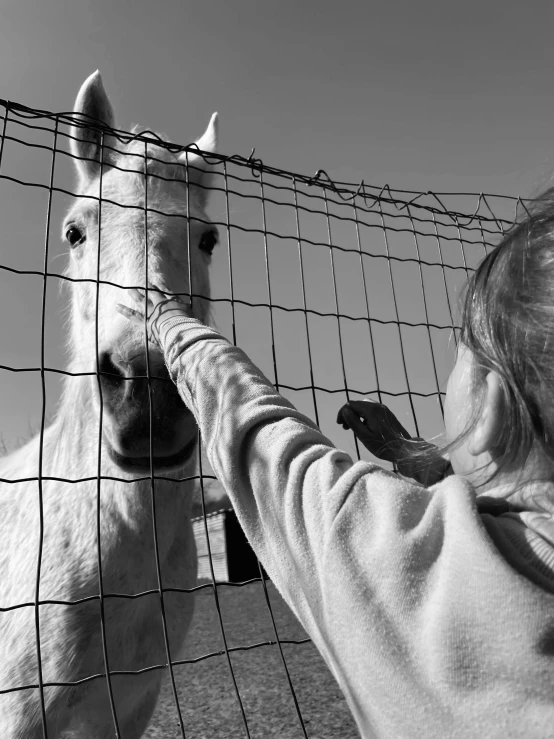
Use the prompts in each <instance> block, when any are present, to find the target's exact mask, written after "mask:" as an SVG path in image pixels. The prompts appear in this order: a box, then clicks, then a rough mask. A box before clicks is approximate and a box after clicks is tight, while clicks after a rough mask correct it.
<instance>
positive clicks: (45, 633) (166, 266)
mask: <svg viewBox="0 0 554 739" xmlns="http://www.w3.org/2000/svg"><path fill="white" fill-rule="evenodd" d="M75 112H76V113H77V114H83V115H86V116H91V117H92V118H95V119H98V120H99V121H101V122H102V123H104V124H106V125H107V126H108V127H113V125H114V117H113V111H112V107H111V104H110V102H109V100H108V98H107V96H106V93H105V91H104V88H103V85H102V80H101V78H100V75H99V74H98V72H96V73H95V74H93V75H92V76H91V77H89V78H88V79H87V80H86V82H85V83H84V84H83V86H82V87H81V90H80V92H79V94H78V96H77V100H76V103H75ZM82 120H83V121H85V120H89V119H85V118H84V117H83V118H82ZM72 136H73V139H72V140H71V154H72V155H73V157H74V162H75V167H76V170H77V175H78V193H79V196H80V197H78V198H77V199H76V200H75V203H74V205H73V207H72V208H71V210H70V212H69V213H68V215H67V217H66V219H65V221H64V225H63V238H64V239H65V240H66V241H67V242H68V245H69V250H70V259H69V265H68V267H67V271H66V275H67V277H68V278H71V280H72V281H70V282H69V283H68V284H69V285H70V290H71V304H70V324H69V325H70V329H69V336H68V342H69V355H70V360H69V367H68V370H69V372H71V373H74V374H73V375H72V376H68V377H66V378H65V381H64V382H65V385H64V390H63V394H62V399H61V402H60V407H59V410H58V412H57V415H56V417H55V418H54V421H53V422H52V424H51V425H50V426H49V427H48V428H47V429H46V430H45V432H44V439H43V445H42V447H43V451H42V454H41V449H40V446H41V445H40V437H39V436H37V437H35V438H34V439H32V440H31V441H30V442H28V443H27V444H26V445H25V446H24V447H22V448H20V449H18V450H17V451H16V452H14V453H13V454H11V455H9V456H7V457H4V458H3V459H1V460H0V477H1V478H4V479H8V480H21V479H28V478H37V477H38V476H39V474H41V475H42V476H44V477H45V478H68V479H71V480H75V481H78V482H60V481H57V480H53V479H44V480H43V481H42V484H41V485H39V483H38V482H37V481H36V479H35V480H32V481H30V482H20V483H3V484H2V485H0V582H1V583H2V586H1V590H0V607H3V608H8V607H12V606H18V605H21V604H27V605H24V606H22V607H19V608H12V609H10V610H7V611H0V691H10V689H16V690H14V691H13V692H4V693H0V727H1V731H0V733H1V735H2V737H3V738H5V739H38V738H39V737H43V733H44V729H43V718H42V716H43V708H44V709H45V713H46V717H47V736H48V739H57V738H58V737H80V739H93V738H94V739H104V737H106V738H107V737H113V736H114V734H115V731H114V720H113V717H112V709H111V700H110V690H109V688H110V687H111V695H112V698H113V702H114V705H115V712H116V717H117V723H118V726H119V730H120V736H121V737H122V739H135V738H137V739H138V737H140V736H141V735H142V734H143V732H144V730H145V729H146V726H147V724H148V721H149V719H150V716H151V714H152V712H153V710H154V707H155V704H156V700H157V697H158V692H159V687H160V680H161V678H162V675H163V672H164V671H163V670H153V671H149V672H143V673H142V674H140V675H113V676H111V678H110V681H109V683H108V680H107V678H106V672H107V670H106V664H105V658H104V650H105V651H106V653H107V663H108V667H109V672H110V673H111V672H113V671H134V672H136V671H138V670H142V669H144V668H147V667H151V666H153V665H163V664H167V661H168V658H167V652H166V647H165V635H164V629H163V623H162V610H161V602H160V594H159V587H160V583H159V579H158V567H157V565H156V542H155V536H154V521H153V518H154V515H155V523H156V534H157V537H156V538H157V545H158V546H157V549H158V551H157V554H158V561H159V569H160V572H161V582H162V585H163V588H164V589H165V588H190V587H192V586H193V585H194V584H195V580H196V551H195V545H194V539H193V536H192V529H191V524H190V508H191V498H192V491H193V487H194V480H190V481H188V482H178V481H177V480H178V479H180V478H183V477H185V478H186V477H190V476H193V475H194V474H195V466H196V456H197V450H196V438H197V437H196V426H195V423H194V419H193V417H192V415H191V413H190V412H189V411H188V409H187V408H186V407H185V405H184V404H183V403H182V401H181V400H180V398H179V396H178V394H177V392H176V390H175V388H174V386H173V384H172V383H171V382H169V381H168V376H167V372H166V370H165V367H164V363H163V357H162V356H161V354H160V353H159V351H158V350H157V349H156V348H155V347H154V346H153V345H150V346H149V347H148V349H149V350H148V361H147V353H146V350H145V348H146V347H145V335H144V332H143V331H142V329H141V327H136V326H134V325H133V324H131V323H129V322H127V321H126V320H125V319H124V318H123V317H122V316H120V315H119V314H118V313H117V311H116V310H115V305H116V303H118V302H126V293H125V289H124V288H126V287H130V286H144V285H145V284H146V279H148V280H149V281H150V282H152V283H155V284H156V285H158V286H160V287H161V288H162V289H164V290H166V291H168V292H175V293H188V292H189V291H190V289H191V287H192V292H193V293H194V294H195V295H201V296H204V297H205V298H208V297H209V281H208V267H209V262H210V254H211V250H212V248H213V246H214V244H215V242H216V240H217V233H216V230H215V228H214V227H213V226H212V225H210V223H209V219H208V217H207V215H206V212H205V207H206V201H207V192H208V190H207V189H206V187H207V186H208V185H209V180H210V172H209V167H208V165H207V164H206V163H205V162H204V160H203V159H202V157H200V156H199V155H195V154H189V155H188V162H187V161H186V159H187V157H186V155H185V154H179V155H176V154H172V153H171V152H169V151H168V150H167V149H164V148H161V147H159V146H156V145H155V144H154V143H150V142H147V143H145V142H144V141H137V140H133V141H131V142H129V143H126V144H122V143H121V142H120V141H119V140H117V139H115V138H113V137H112V136H111V135H109V132H107V131H104V133H102V131H101V129H98V130H94V129H93V128H84V127H79V126H75V127H74V128H73V129H72ZM216 136H217V119H216V116H215V115H214V116H213V117H212V119H211V121H210V124H209V126H208V129H207V130H206V132H205V134H204V135H203V136H202V138H201V139H199V140H198V141H197V144H198V147H199V148H200V149H201V150H204V151H214V150H215V146H216ZM187 163H188V164H189V165H190V166H189V167H186V166H184V165H186V164H187ZM129 170H134V171H129ZM100 196H101V200H100ZM146 209H147V210H146ZM147 211H148V212H147ZM98 279H99V280H100V284H98V282H97V280H98ZM189 281H191V282H192V286H191V285H190V284H189ZM119 286H122V287H119ZM207 305H208V304H207V302H206V301H205V300H202V299H201V298H197V299H195V300H193V308H194V310H195V312H196V314H197V315H198V317H200V318H202V319H204V320H205V319H206V318H207V313H208V309H207ZM147 374H149V375H150V376H151V377H152V378H153V379H152V380H151V387H150V390H149V387H148V380H147V379H144V378H145V376H146V375H147ZM151 460H152V469H153V471H154V472H155V473H156V475H162V476H163V478H164V479H156V480H155V484H154V487H153V489H152V485H151V482H150V479H149V477H150V474H151ZM99 470H101V479H100V482H99V481H98V472H99ZM106 478H108V479H106ZM145 478H146V479H145ZM41 497H42V516H43V519H42V546H41V513H40V511H41V506H40V499H41ZM153 511H154V513H153ZM99 552H100V554H99ZM39 556H40V557H41V565H40V585H39V590H38V598H39V600H40V601H41V603H42V604H41V605H40V607H39V609H38V619H37V617H36V615H37V609H36V608H35V606H34V602H35V598H36V582H37V563H38V562H39ZM99 562H100V563H101V568H100V570H101V581H100V577H99ZM100 582H101V584H100ZM147 591H154V592H153V593H150V594H147V595H139V594H141V593H144V592H147ZM101 593H102V594H103V595H104V596H106V595H107V594H117V596H118V597H104V598H103V599H101V598H100V595H101ZM123 595H127V596H128V595H133V596H137V597H135V598H132V599H131V598H124V597H121V596H123ZM44 601H58V603H51V602H50V603H45V602H44ZM75 601H79V602H78V603H77V604H75ZM163 605H164V612H165V621H166V626H167V631H166V633H167V637H168V640H169V645H170V652H171V657H172V658H173V659H175V658H176V656H177V652H178V649H179V647H180V646H181V645H182V642H183V640H184V637H185V635H186V631H187V628H188V625H189V623H190V619H191V616H192V607H193V603H192V596H191V595H190V594H186V593H184V594H183V593H171V592H170V593H168V592H166V593H164V595H163ZM37 621H38V634H39V637H38V638H37ZM37 642H38V644H37ZM104 644H105V646H104ZM39 649H40V658H39ZM39 659H40V667H41V678H42V683H43V695H44V703H42V702H41V698H40V691H39V689H38V687H36V686H38V685H39ZM79 681H81V682H79ZM54 683H57V684H58V685H54ZM60 683H78V684H77V685H73V686H71V685H70V686H64V685H59V684H60Z"/></svg>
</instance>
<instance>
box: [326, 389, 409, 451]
mask: <svg viewBox="0 0 554 739" xmlns="http://www.w3.org/2000/svg"><path fill="white" fill-rule="evenodd" d="M337 423H339V424H341V425H342V427H343V428H344V429H351V430H352V431H353V432H354V434H355V435H356V436H357V437H358V439H359V440H360V441H361V442H362V444H363V445H364V446H365V447H366V449H368V450H369V451H370V452H371V453H372V454H373V455H374V456H375V457H378V458H379V459H384V460H386V461H387V462H394V463H396V462H397V461H398V457H399V455H400V453H401V452H402V451H403V450H404V449H405V447H406V444H405V442H406V441H409V440H410V439H411V436H410V434H409V433H408V432H407V431H406V429H405V428H404V426H402V424H401V423H400V421H399V420H398V419H397V418H396V416H395V415H394V413H393V412H392V411H390V410H389V409H388V408H387V406H386V405H383V404H382V403H376V402H374V401H370V400H351V401H350V402H349V403H346V404H345V405H343V406H342V408H341V409H340V411H339V412H338V415H337Z"/></svg>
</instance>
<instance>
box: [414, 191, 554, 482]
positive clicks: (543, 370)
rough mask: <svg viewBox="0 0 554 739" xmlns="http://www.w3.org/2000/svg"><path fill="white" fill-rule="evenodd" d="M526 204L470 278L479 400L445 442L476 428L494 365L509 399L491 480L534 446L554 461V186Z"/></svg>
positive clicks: (466, 329)
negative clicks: (461, 427)
mask: <svg viewBox="0 0 554 739" xmlns="http://www.w3.org/2000/svg"><path fill="white" fill-rule="evenodd" d="M523 210H524V213H523V214H522V215H523V217H521V218H519V219H518V220H517V221H516V223H515V224H514V226H513V227H512V228H511V229H510V230H509V231H508V232H507V233H506V235H505V236H504V237H503V238H502V241H501V242H500V243H499V244H498V246H497V247H495V248H494V249H493V250H492V251H491V252H489V254H487V256H486V257H485V258H484V259H483V261H482V262H481V263H480V264H479V266H478V267H477V269H476V271H475V272H474V273H473V274H472V276H471V277H470V279H469V280H468V284H467V287H466V291H465V296H464V299H463V303H462V331H461V341H462V343H463V344H464V345H465V346H466V347H467V348H468V349H470V351H471V352H472V354H473V359H474V369H473V378H472V379H473V382H472V385H473V388H474V391H475V400H476V402H475V408H474V413H473V417H472V419H471V420H470V422H469V424H468V426H467V428H466V429H465V430H464V431H463V432H462V434H461V435H460V436H459V437H458V438H457V439H454V440H453V441H451V442H450V443H449V444H447V445H445V446H443V447H442V449H441V451H442V452H447V451H450V450H451V449H455V448H456V447H457V446H458V445H459V444H460V443H461V442H462V441H464V439H466V438H467V437H468V436H469V435H470V433H471V432H472V430H473V429H474V427H475V424H476V422H477V420H478V418H479V415H480V411H481V408H482V400H483V395H482V391H483V389H484V387H485V386H484V382H483V381H484V378H485V377H486V375H487V373H488V372H490V371H491V370H494V371H495V372H496V373H497V374H498V376H499V378H500V381H501V384H502V389H503V395H504V402H503V407H502V416H503V418H502V423H501V424H500V433H499V436H498V441H497V444H496V448H495V452H496V459H495V461H496V463H497V471H496V472H495V473H494V474H492V475H491V477H490V478H488V479H489V481H490V480H491V479H492V478H493V477H495V476H496V474H498V472H500V471H501V470H502V469H505V468H506V467H507V466H508V465H510V466H513V467H514V468H517V467H519V468H522V467H523V465H524V464H525V462H526V460H527V458H528V456H529V453H530V452H531V450H532V449H536V448H538V449H539V450H540V451H541V452H542V454H543V456H544V459H545V460H546V461H548V462H549V463H550V464H551V465H552V466H553V468H554V187H552V188H550V189H548V190H547V191H546V192H544V193H543V194H542V195H541V196H540V197H539V198H538V199H537V200H535V201H533V202H532V204H530V205H529V206H528V207H525V208H523ZM409 456H410V457H411V459H412V462H413V463H415V464H416V465H417V466H420V465H421V467H423V466H424V465H425V463H426V462H427V463H428V461H429V460H430V456H429V455H428V454H426V452H425V451H424V452H423V453H422V454H418V452H417V451H416V452H414V454H413V455H411V454H410V455H409Z"/></svg>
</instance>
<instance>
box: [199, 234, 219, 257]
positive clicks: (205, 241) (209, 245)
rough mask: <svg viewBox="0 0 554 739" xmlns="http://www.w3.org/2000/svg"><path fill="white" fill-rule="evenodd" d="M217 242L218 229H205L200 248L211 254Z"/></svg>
mask: <svg viewBox="0 0 554 739" xmlns="http://www.w3.org/2000/svg"><path fill="white" fill-rule="evenodd" d="M217 242H218V236H217V231H216V230H215V229H212V230H210V231H204V233H203V234H202V236H201V237H200V243H199V244H198V248H199V249H202V251H205V252H206V254H211V253H212V252H213V250H214V247H215V245H216V244H217Z"/></svg>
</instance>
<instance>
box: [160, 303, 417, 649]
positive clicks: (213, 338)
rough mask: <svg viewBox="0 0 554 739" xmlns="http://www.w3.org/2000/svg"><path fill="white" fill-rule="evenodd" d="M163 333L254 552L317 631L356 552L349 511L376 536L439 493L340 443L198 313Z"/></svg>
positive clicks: (173, 368) (175, 375)
mask: <svg viewBox="0 0 554 739" xmlns="http://www.w3.org/2000/svg"><path fill="white" fill-rule="evenodd" d="M161 341H162V345H163V347H164V348H165V356H166V361H167V364H168V368H169V371H170V375H171V377H172V379H173V380H174V381H175V383H176V385H177V387H178V389H179V392H180V394H181V396H182V398H183V400H184V401H185V403H186V404H187V406H188V407H189V408H190V409H191V410H192V412H193V413H194V416H195V418H196V420H197V422H198V425H199V428H200V430H201V432H202V438H203V441H204V445H205V449H206V453H207V455H208V458H209V460H210V463H211V465H212V467H213V470H214V472H215V474H216V475H217V477H218V478H219V480H220V482H221V484H222V485H223V487H224V488H225V490H226V492H227V494H228V495H229V497H230V499H231V501H232V503H233V506H234V508H235V510H236V513H237V516H238V518H239V520H240V522H241V525H242V527H243V529H244V531H245V533H246V535H247V537H248V539H249V540H250V543H251V544H252V546H253V548H254V551H255V552H256V554H257V555H258V557H259V559H260V560H261V562H262V563H263V565H264V567H265V568H266V570H267V572H268V573H269V575H270V576H271V578H272V580H273V582H274V583H275V584H276V586H277V587H278V588H279V590H280V591H281V593H282V594H283V596H284V597H285V599H286V600H287V602H288V603H289V605H290V606H291V607H292V608H293V610H294V611H295V612H296V615H297V616H298V617H299V619H300V620H301V622H302V623H303V625H304V626H305V628H307V630H308V631H309V632H310V633H311V634H312V636H314V631H315V632H319V630H320V628H321V612H322V610H323V608H324V606H323V603H324V600H325V598H326V593H325V588H326V587H327V585H328V579H329V558H332V557H335V556H342V555H341V554H340V552H339V551H338V550H339V549H344V552H347V551H348V549H349V547H350V546H351V545H352V541H354V538H353V536H352V531H351V532H350V533H349V534H348V536H346V535H345V534H344V529H341V528H340V527H339V528H337V527H338V526H339V521H340V520H341V516H340V514H341V512H342V514H343V517H344V512H345V511H349V514H348V516H347V518H350V517H351V516H354V517H356V516H358V518H356V520H355V522H354V524H353V525H354V526H358V525H359V520H358V519H360V520H362V519H364V520H365V523H363V526H362V529H363V530H364V531H365V534H364V535H367V538H368V540H370V539H372V538H373V539H374V540H375V539H376V538H377V539H379V537H380V536H381V535H382V534H381V532H382V531H384V530H385V529H386V526H387V522H388V523H389V524H390V522H391V521H392V520H393V519H394V518H395V517H396V518H397V517H398V516H399V515H402V516H404V517H406V516H408V515H411V513H413V515H414V517H415V520H419V519H420V518H421V517H422V516H423V511H424V509H425V507H426V506H427V504H428V502H429V500H430V494H429V493H428V492H427V490H426V489H425V488H423V487H421V486H420V485H417V484H414V483H411V482H409V481H407V480H403V479H402V478H400V477H399V476H398V475H395V474H393V473H390V472H387V471H385V470H383V469H382V468H380V467H379V466H377V465H374V464H371V463H368V462H356V463H355V462H354V461H353V460H352V459H351V457H350V456H349V455H348V454H346V453H345V452H342V451H340V450H339V449H336V448H335V447H334V445H333V444H332V443H331V442H330V441H329V439H327V438H326V437H325V436H324V435H323V434H322V433H321V431H320V430H319V429H318V427H317V426H316V425H315V424H314V423H313V422H312V421H311V420H310V419H309V418H307V417H306V416H304V415H303V414H302V413H300V412H299V411H298V410H296V409H295V408H294V407H293V406H292V405H291V404H290V403H289V402H288V401H287V400H286V399H285V398H283V397H282V396H281V395H280V394H279V393H278V392H277V391H276V390H275V388H274V387H273V386H272V384H271V383H270V382H269V381H268V380H267V379H266V378H265V377H264V375H263V374H262V373H261V372H260V371H259V370H258V369H257V368H256V367H255V366H254V365H253V364H252V362H251V361H250V360H249V359H248V357H247V356H246V355H245V354H244V352H242V351H241V350H240V349H239V348H238V347H236V346H233V345H232V344H231V343H229V342H228V341H227V340H226V339H224V338H223V337H221V336H220V335H219V334H218V333H217V332H216V331H215V330H214V329H212V328H209V327H207V326H204V325H203V324H202V323H200V322H199V321H197V320H196V319H191V318H187V319H181V318H177V319H169V320H168V321H166V323H165V324H164V326H163V329H162V332H161ZM371 495H373V499H372V500H370V501H369V502H368V496H371ZM408 499H409V500H410V501H411V502H410V505H411V506H412V509H413V510H412V511H411V512H410V511H409V510H408V509H407V507H406V506H407V502H406V501H407V500H408ZM368 506H370V507H371V511H372V512H371V515H370V514H369V513H368V510H367V508H368ZM381 508H382V509H383V510H380V509H381ZM357 511H359V514H357ZM391 525H392V524H391ZM406 526H408V523H406ZM337 531H340V532H341V533H340V535H337ZM389 534H391V536H392V533H391V532H389ZM395 536H396V537H398V532H396V533H395ZM395 543H397V542H395V541H394V540H393V539H391V541H390V544H391V545H394V544H395ZM410 546H411V545H410ZM429 551H431V550H429ZM343 554H344V553H343ZM380 566H382V565H380ZM315 638H316V641H317V636H316V637H315Z"/></svg>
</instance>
